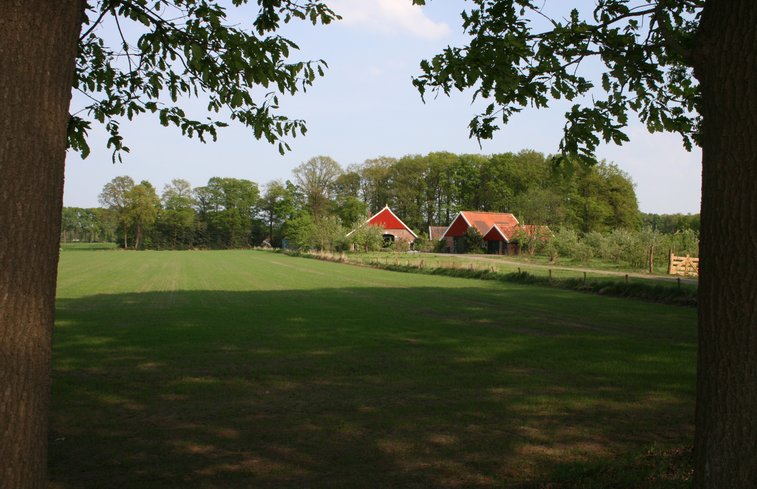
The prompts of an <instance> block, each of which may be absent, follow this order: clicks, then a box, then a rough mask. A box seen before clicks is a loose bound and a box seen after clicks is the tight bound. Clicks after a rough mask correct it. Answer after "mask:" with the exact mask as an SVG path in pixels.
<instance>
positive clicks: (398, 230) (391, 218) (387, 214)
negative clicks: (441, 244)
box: [347, 205, 418, 244]
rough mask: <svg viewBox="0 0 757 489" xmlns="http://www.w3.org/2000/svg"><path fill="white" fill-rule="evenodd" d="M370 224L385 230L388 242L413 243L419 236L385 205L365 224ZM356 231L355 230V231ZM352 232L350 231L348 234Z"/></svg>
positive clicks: (385, 237)
mask: <svg viewBox="0 0 757 489" xmlns="http://www.w3.org/2000/svg"><path fill="white" fill-rule="evenodd" d="M363 225H364V226H365V225H368V226H379V227H381V228H383V230H384V240H385V241H388V242H394V241H406V242H407V243H410V244H412V243H413V242H415V240H416V239H417V238H418V235H416V234H415V233H414V232H413V230H412V229H410V227H409V226H408V225H407V224H405V223H404V222H402V219H400V218H399V217H397V214H395V213H394V212H392V210H391V209H390V208H389V206H388V205H387V206H384V208H383V209H381V210H380V211H378V212H377V213H376V214H374V215H373V216H371V217H369V218H368V220H367V221H365V223H364V224H363ZM353 232H354V231H353ZM350 234H352V232H350V233H349V234H348V235H347V236H349V235H350Z"/></svg>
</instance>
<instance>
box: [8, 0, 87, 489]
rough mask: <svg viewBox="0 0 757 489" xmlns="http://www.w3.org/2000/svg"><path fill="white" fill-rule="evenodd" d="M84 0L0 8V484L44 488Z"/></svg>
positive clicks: (15, 0) (34, 0)
mask: <svg viewBox="0 0 757 489" xmlns="http://www.w3.org/2000/svg"><path fill="white" fill-rule="evenodd" d="M83 7H84V3H83V1H75V0H72V1H51V0H9V1H5V2H3V7H2V14H1V15H0V134H2V135H3V137H2V138H0V311H1V312H0V487H2V488H3V489H16V488H24V489H29V488H43V487H47V474H46V469H47V429H48V424H47V419H48V408H49V399H50V354H51V335H52V327H53V315H54V309H55V282H56V276H57V265H58V247H59V242H60V228H61V225H60V224H61V211H62V198H63V167H64V163H65V157H66V127H67V124H68V107H69V103H70V100H71V86H72V80H73V73H74V66H75V57H76V49H77V41H78V34H79V31H80V28H81V22H82V16H83Z"/></svg>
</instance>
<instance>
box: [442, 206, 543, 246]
mask: <svg viewBox="0 0 757 489" xmlns="http://www.w3.org/2000/svg"><path fill="white" fill-rule="evenodd" d="M469 228H474V229H475V230H476V231H478V233H479V234H480V235H481V236H482V237H483V239H484V242H485V243H486V251H487V252H488V253H491V254H497V255H516V254H518V253H519V251H520V246H519V244H518V236H519V235H521V233H533V232H536V231H537V230H540V231H541V230H542V228H544V229H548V228H546V226H533V225H525V226H524V225H522V224H520V223H519V222H518V219H517V218H516V217H515V216H514V215H513V214H511V213H509V212H479V211H461V212H460V213H459V214H458V215H457V216H455V218H454V219H453V220H452V224H450V225H449V227H447V229H446V231H444V234H443V235H442V237H441V238H440V239H443V240H445V241H446V244H447V248H448V249H449V251H450V253H462V252H464V251H465V247H464V236H465V233H466V232H467V231H468V229H469Z"/></svg>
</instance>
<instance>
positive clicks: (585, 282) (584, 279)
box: [584, 272, 586, 283]
mask: <svg viewBox="0 0 757 489" xmlns="http://www.w3.org/2000/svg"><path fill="white" fill-rule="evenodd" d="M584 283H586V272H584Z"/></svg>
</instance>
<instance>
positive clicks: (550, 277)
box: [549, 268, 552, 282]
mask: <svg viewBox="0 0 757 489" xmlns="http://www.w3.org/2000/svg"><path fill="white" fill-rule="evenodd" d="M549 281H550V282H551V281H552V269H551V268H550V269H549Z"/></svg>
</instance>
